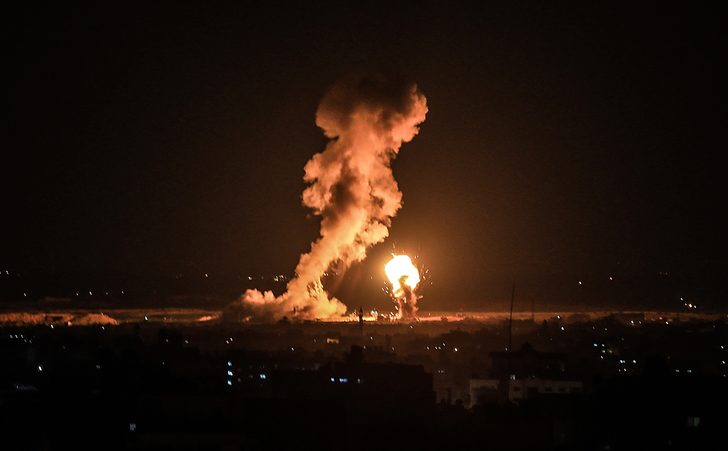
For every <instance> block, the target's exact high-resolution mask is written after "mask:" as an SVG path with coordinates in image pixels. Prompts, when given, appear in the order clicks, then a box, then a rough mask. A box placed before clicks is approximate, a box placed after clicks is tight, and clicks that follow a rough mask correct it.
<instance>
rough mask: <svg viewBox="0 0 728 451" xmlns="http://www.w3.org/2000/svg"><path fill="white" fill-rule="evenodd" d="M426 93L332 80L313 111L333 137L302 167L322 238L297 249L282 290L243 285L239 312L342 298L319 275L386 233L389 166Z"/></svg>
mask: <svg viewBox="0 0 728 451" xmlns="http://www.w3.org/2000/svg"><path fill="white" fill-rule="evenodd" d="M426 114H427V101H426V99H425V96H424V95H422V93H421V92H420V91H419V89H418V88H417V85H415V84H412V83H406V82H402V81H401V80H389V79H386V78H384V77H381V76H372V75H358V76H352V77H348V78H346V79H344V80H342V81H341V82H339V83H337V84H335V85H334V86H332V87H331V88H330V89H329V91H328V92H327V93H326V95H325V96H324V98H323V100H322V101H321V104H320V105H319V108H318V111H317V112H316V125H318V126H319V127H321V129H323V132H324V134H325V135H326V136H327V137H328V138H330V139H331V141H330V142H329V144H328V145H327V146H326V149H324V151H322V152H320V153H317V154H315V155H314V156H313V157H312V158H311V159H310V160H309V161H308V163H306V166H305V167H304V172H305V174H304V177H303V180H304V181H305V182H306V183H308V184H310V185H309V186H308V187H307V188H306V189H305V190H304V192H303V195H302V200H303V205H304V206H306V207H308V208H311V209H312V210H313V213H314V214H315V215H317V216H320V217H321V231H320V236H319V238H318V239H317V240H316V241H314V242H313V243H312V244H311V250H310V251H309V252H308V253H305V254H303V255H301V257H300V259H299V261H298V265H297V266H296V274H295V277H294V278H293V279H291V280H290V282H288V285H287V290H286V292H285V293H283V294H282V295H280V296H278V297H276V296H275V295H274V294H273V293H272V292H270V291H266V292H265V293H261V292H260V291H258V290H247V291H246V292H245V293H244V294H243V295H242V296H241V300H240V301H241V302H240V304H239V305H238V306H239V307H240V306H241V307H242V309H243V316H244V317H245V318H247V319H253V320H259V321H260V320H263V321H265V320H275V319H278V318H281V317H283V316H287V315H288V316H294V317H297V318H302V319H325V318H333V317H337V316H341V315H343V314H344V313H345V312H346V305H344V304H343V303H342V302H341V301H339V300H338V299H336V298H335V297H329V294H328V293H327V292H326V290H325V289H324V286H323V283H322V282H321V279H322V277H323V276H324V275H325V273H326V272H327V271H329V270H330V269H335V270H336V271H337V272H339V273H341V272H343V271H344V270H346V269H347V268H348V267H349V266H350V265H351V264H352V263H355V262H358V261H361V260H363V259H364V258H365V257H366V251H367V248H369V247H370V246H372V245H374V244H377V243H380V242H382V241H383V240H384V239H385V238H386V237H387V236H388V235H389V226H390V225H391V222H392V218H393V217H394V216H395V215H396V214H397V211H398V210H399V209H400V208H401V206H402V193H401V192H400V191H399V187H398V186H397V182H396V181H395V180H394V176H393V174H392V169H391V167H390V164H391V161H392V159H394V157H396V156H397V153H398V152H399V150H400V147H401V146H402V143H404V142H409V141H411V140H412V138H414V137H415V135H417V133H418V132H419V128H418V125H419V124H420V123H422V122H423V121H424V120H425V115H426Z"/></svg>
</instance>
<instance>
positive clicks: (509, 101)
mask: <svg viewBox="0 0 728 451" xmlns="http://www.w3.org/2000/svg"><path fill="white" fill-rule="evenodd" d="M101 3H102V4H98V5H93V4H92V5H85V6H78V7H74V6H69V5H67V4H65V3H64V4H62V5H56V6H51V7H48V8H44V7H41V6H37V5H34V6H32V7H27V8H26V9H24V10H21V11H17V12H15V14H16V16H15V17H14V18H13V21H14V22H15V27H14V28H12V29H11V35H12V42H13V44H14V47H15V53H14V54H12V55H11V56H10V57H9V58H10V59H11V61H12V64H10V65H9V66H7V67H6V71H7V72H10V74H11V75H12V77H11V79H12V81H11V83H10V84H9V85H8V87H9V91H10V99H11V112H12V114H11V116H12V119H11V122H10V135H11V136H12V137H13V141H11V145H9V146H8V147H7V148H6V150H5V151H4V152H3V155H4V158H3V160H4V161H3V164H2V167H3V182H4V184H5V188H4V189H3V192H2V202H3V209H2V211H3V214H2V216H3V221H2V223H3V225H2V227H3V229H4V230H3V235H2V236H3V238H2V252H1V255H0V258H1V261H0V263H2V264H3V265H6V266H10V267H17V268H22V269H48V268H55V269H57V270H58V269H60V270H62V271H67V272H81V273H84V272H109V273H146V274H157V273H159V274H169V273H174V272H176V271H184V270H189V268H197V269H203V270H204V271H209V272H210V273H239V272H242V273H244V272H250V271H257V272H259V273H274V272H275V273H288V274H290V273H291V271H292V270H293V268H294V266H295V263H296V261H297V259H298V255H299V254H300V253H301V252H302V251H304V250H307V249H308V246H309V243H310V241H311V240H313V239H314V238H315V237H316V236H317V234H318V223H317V220H316V218H312V217H310V215H308V212H307V211H306V210H305V209H304V208H303V207H302V206H301V202H300V195H301V191H302V190H303V188H304V185H303V181H302V175H303V166H304V164H305V162H306V161H307V160H308V159H309V158H310V157H311V156H312V155H313V154H314V153H315V152H318V151H320V150H322V149H323V148H324V146H325V143H326V140H325V138H324V136H323V134H322V133H321V131H320V130H319V129H317V128H316V126H315V124H314V114H315V111H316V108H317V105H318V102H319V100H320V99H321V97H322V96H323V94H324V92H325V91H326V88H327V87H328V86H329V85H331V84H332V83H333V82H334V81H336V80H337V79H339V78H340V77H342V76H343V75H346V74H348V73H351V72H382V73H385V74H386V73H394V74H403V75H405V76H407V77H408V78H410V79H412V80H414V81H416V82H417V83H418V84H419V86H420V87H421V89H422V91H423V92H424V93H425V95H426V96H427V98H428V104H429V108H430V112H429V114H428V117H427V120H426V122H425V123H424V124H423V126H422V130H421V133H420V135H419V136H417V137H416V138H415V140H414V141H413V142H411V143H409V144H405V146H404V147H403V149H402V152H401V153H400V156H399V157H398V158H397V160H396V161H395V163H394V165H393V167H394V173H395V177H396V178H397V181H398V183H399V185H400V188H401V190H402V192H403V193H404V207H403V208H402V210H401V211H400V213H399V215H398V216H397V217H396V218H395V220H394V224H393V227H392V229H391V236H390V238H389V239H388V240H387V241H386V242H385V243H384V244H382V245H380V246H378V247H377V248H375V249H374V250H373V251H372V253H371V256H370V259H369V260H368V261H367V262H366V263H365V264H364V265H363V266H362V267H361V268H358V269H357V268H355V271H359V272H360V273H366V274H370V273H375V274H376V271H380V268H381V265H382V264H383V262H384V258H385V256H386V252H387V251H389V250H390V249H391V248H392V245H393V244H394V245H396V246H397V248H398V249H399V250H403V251H408V252H411V253H417V254H419V255H420V260H421V261H422V262H423V263H424V264H426V265H427V266H428V267H429V268H430V269H431V272H432V274H433V278H434V279H433V280H437V282H438V285H439V286H443V287H447V290H448V292H449V293H451V294H452V295H454V296H458V297H465V298H467V297H468V296H472V290H473V289H477V288H478V283H479V282H478V281H483V280H488V279H489V278H496V279H498V278H500V279H502V280H511V279H513V278H516V279H520V280H523V279H527V278H539V277H548V276H550V275H558V276H567V275H568V276H571V275H574V276H575V277H582V276H584V277H586V276H589V275H591V276H593V277H602V275H605V274H611V273H620V274H631V273H634V274H637V273H652V272H657V271H669V272H676V273H679V272H685V271H687V272H690V271H696V270H697V271H702V270H704V269H705V268H713V269H714V268H716V267H723V268H724V267H725V263H726V257H725V253H724V250H725V249H724V246H723V239H722V238H723V234H724V230H725V229H726V221H725V219H723V218H721V216H722V214H724V212H725V209H726V208H725V201H724V192H725V189H724V177H725V175H724V174H725V169H724V166H723V164H722V163H721V160H722V158H721V154H722V153H723V152H724V151H725V144H724V134H723V128H724V126H725V115H724V114H723V108H722V107H723V105H722V103H721V104H719V99H718V84H719V74H718V69H717V67H718V61H719V60H720V59H723V57H724V55H725V49H724V48H723V47H722V45H721V44H720V41H721V38H722V36H721V35H722V33H720V31H721V28H722V24H723V19H722V17H721V16H720V14H719V13H717V12H716V11H711V10H710V9H709V8H707V7H701V8H700V9H698V8H697V7H696V8H694V9H685V6H683V7H682V8H676V9H668V8H667V7H665V6H664V5H662V6H660V7H654V8H646V7H645V8H642V9H640V8H635V7H633V6H630V7H629V8H616V7H614V6H613V5H611V4H605V5H604V6H594V5H591V4H582V5H581V6H578V7H576V8H574V7H573V5H572V6H570V7H566V6H561V7H560V6H552V5H542V6H538V7H527V6H520V7H513V8H508V9H504V8H501V7H493V6H487V5H481V4H480V2H478V3H476V4H472V5H470V4H459V5H453V4H451V2H415V3H409V2H391V3H396V5H391V4H387V3H381V4H379V3H372V2H341V3H351V4H350V5H347V6H342V5H336V6H333V5H328V6H315V5H312V4H311V3H316V2H302V3H301V4H300V5H298V6H290V5H288V3H289V2H278V3H276V2H273V4H266V5H262V4H249V3H241V2H239V3H238V4H236V5H233V6H220V5H216V6H210V5H208V4H207V2H199V3H198V4H196V5H194V6H190V5H184V6H182V5H173V4H170V5H166V6H140V7H132V6H128V5H126V4H123V6H122V4H118V5H116V6H114V5H111V4H108V2H101ZM267 3H270V2H267ZM582 3H584V2H582ZM586 3H590V2H586Z"/></svg>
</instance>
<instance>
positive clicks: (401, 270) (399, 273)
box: [384, 255, 420, 297]
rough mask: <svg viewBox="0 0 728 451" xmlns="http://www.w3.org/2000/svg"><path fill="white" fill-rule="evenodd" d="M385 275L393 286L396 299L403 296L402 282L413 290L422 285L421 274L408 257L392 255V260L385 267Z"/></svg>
mask: <svg viewBox="0 0 728 451" xmlns="http://www.w3.org/2000/svg"><path fill="white" fill-rule="evenodd" d="M384 273H385V274H386V275H387V278H388V279H389V283H391V284H392V294H393V295H394V296H395V297H399V296H401V295H402V294H403V290H402V285H401V283H400V281H402V282H404V284H405V285H407V286H408V287H410V289H412V290H414V289H415V288H416V287H417V284H418V283H420V272H419V271H418V270H417V267H415V265H413V264H412V260H411V259H410V258H409V257H408V256H407V255H392V259H391V260H389V262H387V264H386V265H384ZM403 278H404V279H403Z"/></svg>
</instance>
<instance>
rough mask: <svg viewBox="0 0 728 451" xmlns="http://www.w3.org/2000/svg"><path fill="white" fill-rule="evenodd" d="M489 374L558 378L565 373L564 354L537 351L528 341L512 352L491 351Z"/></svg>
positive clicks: (501, 376)
mask: <svg viewBox="0 0 728 451" xmlns="http://www.w3.org/2000/svg"><path fill="white" fill-rule="evenodd" d="M490 358H491V362H492V367H491V376H493V377H496V378H499V379H500V378H510V377H511V376H512V375H516V376H517V377H519V378H521V377H542V378H559V377H563V376H564V374H565V373H566V354H563V353H558V352H539V351H536V350H535V349H533V346H531V345H530V344H528V343H524V344H523V346H522V347H521V349H519V350H518V351H513V352H508V351H506V352H491V353H490Z"/></svg>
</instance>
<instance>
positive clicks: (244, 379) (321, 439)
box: [0, 313, 728, 450]
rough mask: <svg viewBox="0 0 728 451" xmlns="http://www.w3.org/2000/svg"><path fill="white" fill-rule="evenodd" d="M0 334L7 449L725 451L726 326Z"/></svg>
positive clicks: (434, 325) (659, 323)
mask: <svg viewBox="0 0 728 451" xmlns="http://www.w3.org/2000/svg"><path fill="white" fill-rule="evenodd" d="M512 330H513V338H512V346H511V348H512V349H510V350H509V349H508V345H509V336H508V323H507V322H505V321H500V320H498V321H491V322H487V323H486V322H481V321H477V320H468V319H465V320H462V321H457V322H456V321H446V320H444V319H443V320H438V321H427V322H416V323H409V324H391V323H383V324H382V323H363V324H358V323H356V322H348V323H315V322H314V323H296V322H289V321H283V322H280V323H278V324H274V325H257V326H255V325H240V324H229V323H225V322H221V321H219V320H213V321H207V322H205V323H200V324H166V323H163V322H155V321H151V320H150V321H144V322H141V323H122V324H120V325H111V324H106V325H93V326H70V327H69V326H61V325H54V327H51V326H50V325H48V324H46V325H37V326H23V327H21V326H8V325H6V326H3V327H1V328H0V368H2V370H1V371H0V415H2V418H1V419H0V420H1V421H0V424H1V425H2V429H3V444H2V446H0V448H2V449H40V450H43V449H50V450H55V449H150V450H151V449H155V450H156V449H189V450H241V449H322V450H327V449H330V450H339V449H342V450H343V449H362V450H364V449H493V450H500V449H522V450H531V449H533V450H536V449H553V450H621V449H640V450H647V449H665V450H673V449H719V448H721V447H722V446H723V445H722V443H723V442H724V436H725V426H726V425H727V424H728V414H727V413H726V408H725V406H726V401H728V396H727V394H728V376H727V375H728V366H727V365H726V361H727V360H728V326H727V324H726V320H725V317H722V318H721V317H718V318H717V319H715V318H714V319H695V318H689V319H686V318H682V319H681V318H679V317H668V316H665V317H662V318H660V317H646V316H645V315H644V314H639V313H629V314H626V313H625V314H615V315H612V316H607V317H601V318H593V317H589V316H578V315H576V316H571V317H570V318H562V317H561V316H556V315H555V316H553V317H551V318H548V319H547V320H545V321H540V320H539V319H536V321H531V320H530V319H522V320H517V321H514V322H513V324H512Z"/></svg>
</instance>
